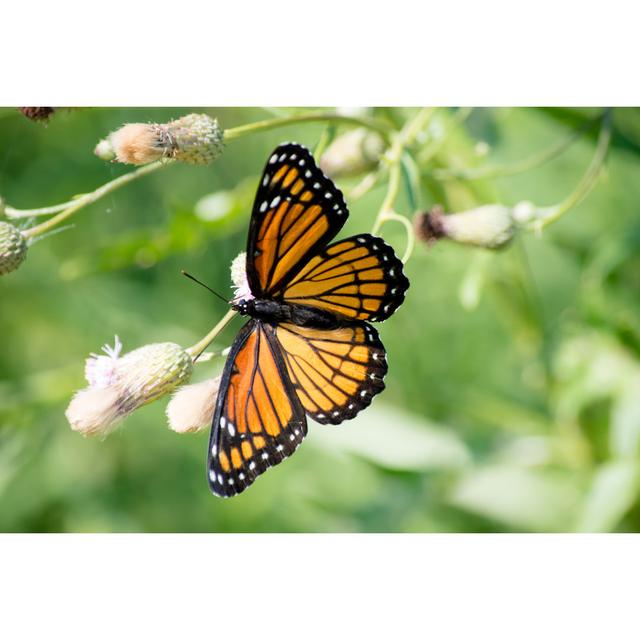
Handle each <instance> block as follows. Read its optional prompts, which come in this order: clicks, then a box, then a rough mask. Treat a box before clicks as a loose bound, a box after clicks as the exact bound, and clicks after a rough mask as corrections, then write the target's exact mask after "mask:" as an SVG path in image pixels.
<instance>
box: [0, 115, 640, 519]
mask: <svg viewBox="0 0 640 640" xmlns="http://www.w3.org/2000/svg"><path fill="white" fill-rule="evenodd" d="M193 111H196V112H205V113H208V114H210V115H212V116H215V117H217V118H218V119H219V120H220V123H221V124H222V126H223V127H224V128H229V127H234V126H239V125H243V124H248V123H251V122H254V121H256V120H262V119H266V118H269V117H274V116H283V115H288V114H292V113H298V112H300V111H301V110H294V109H282V110H278V111H277V112H276V111H274V110H269V111H267V110H263V109H248V108H237V109H228V108H225V109H216V108H208V109H201V108H198V109H188V108H176V109H146V108H145V109H130V108H127V109H116V108H97V109H77V110H69V111H61V112H57V113H56V114H55V115H54V117H52V118H51V120H50V121H49V123H48V124H47V125H46V126H45V125H43V124H42V123H38V122H32V121H30V120H28V119H26V118H25V117H23V116H22V115H21V114H20V113H18V112H17V111H16V110H15V109H0V196H2V197H3V198H4V199H5V201H6V202H7V203H8V204H10V205H11V206H13V207H16V208H21V209H26V208H31V207H42V206H46V205H50V204H55V203H58V202H64V201H66V200H68V199H69V198H70V197H72V196H73V195H74V194H79V193H85V192H88V191H91V190H93V189H95V188H96V187H98V186H99V185H100V184H103V183H104V182H107V181H108V180H111V179H113V178H115V177H117V176H118V175H122V174H124V173H127V172H128V171H131V168H130V167H126V166H124V165H117V164H111V163H108V162H104V161H102V160H100V159H98V158H97V157H96V156H95V155H94V154H93V148H94V146H95V145H96V143H97V142H98V140H99V139H100V138H102V137H104V136H105V135H106V134H107V133H109V132H110V131H112V130H114V129H116V128H118V127H119V126H121V125H122V124H124V123H126V122H150V121H151V122H166V121H168V120H171V119H173V118H177V117H180V116H182V115H185V114H187V113H190V112H193ZM601 111H602V110H601V109H557V108H554V109H543V108H538V109H523V108H517V109H516V108H514V109H505V108H500V109H485V108H479V109H473V110H471V111H470V112H468V113H465V114H464V116H466V117H464V118H463V117H461V114H460V112H459V111H458V110H456V109H438V110H437V111H436V113H435V114H434V116H433V118H432V120H431V122H430V124H429V129H428V131H427V134H426V136H425V137H424V140H423V143H424V147H425V150H424V153H423V152H422V151H421V150H420V148H418V149H417V151H416V154H415V157H416V159H417V163H416V165H415V167H414V169H415V170H416V171H418V172H419V175H420V176H421V177H419V178H418V180H419V183H420V190H419V192H418V193H414V194H413V195H411V194H409V196H407V194H405V193H404V192H403V193H402V194H401V197H400V199H399V201H398V206H397V209H398V211H399V212H400V213H403V214H407V215H410V214H411V211H412V208H413V207H414V206H417V207H419V208H421V209H425V210H426V209H429V208H430V207H432V206H433V205H435V204H441V205H443V207H444V209H445V210H446V211H447V212H456V211H462V210H465V209H469V208H472V207H474V206H478V205H481V204H486V203H493V202H499V203H503V204H506V205H514V204H515V203H517V202H520V201H523V200H530V201H533V202H534V203H536V204H537V205H552V204H555V203H557V202H559V201H561V200H562V199H563V198H565V197H566V196H567V195H568V194H569V193H570V192H571V191H572V190H573V189H574V188H575V186H576V184H577V183H578V182H579V180H580V178H581V176H582V175H583V173H584V172H585V170H586V168H587V166H588V165H589V163H590V161H591V158H592V156H593V154H594V150H595V146H596V139H597V135H598V127H597V126H596V127H592V128H590V129H582V130H581V129H580V128H581V127H584V125H585V123H588V122H590V121H592V120H593V119H594V118H597V117H598V116H599V114H600V113H601ZM366 113H367V114H368V115H373V116H376V117H380V118H382V119H385V120H387V121H388V122H390V123H392V124H394V125H395V126H401V125H402V123H403V122H405V121H406V120H407V118H408V117H410V116H411V115H412V114H413V113H415V110H413V109H388V108H385V109H370V110H367V111H366ZM348 130H349V127H340V128H339V129H338V132H337V133H338V134H340V133H343V132H345V131H348ZM580 131H581V133H580V134H579V135H578V136H577V137H576V140H575V141H574V142H573V144H571V145H570V146H567V148H566V149H563V150H562V153H557V154H551V155H553V156H554V157H550V158H548V159H547V161H545V162H532V163H531V165H532V166H531V167H530V168H529V169H528V170H526V171H517V172H516V170H517V169H522V168H523V167H521V166H519V163H521V161H522V160H524V159H527V158H531V157H536V154H540V153H542V152H544V151H545V150H546V149H550V148H553V147H554V145H557V144H559V143H560V142H561V141H562V140H563V139H566V138H567V137H568V136H571V135H573V134H574V133H576V132H580ZM324 134H326V127H325V125H323V124H321V123H307V124H298V125H292V126H287V127H283V128H281V129H276V130H272V131H268V132H262V133H256V134H254V135H251V136H247V137H243V138H240V139H238V140H235V141H233V142H230V143H229V145H228V147H227V149H226V150H225V152H224V154H223V155H222V157H220V158H219V159H218V160H217V161H216V162H214V163H213V164H212V165H210V166H208V167H202V168H200V167H193V166H187V165H180V164H174V165H172V166H169V167H166V168H163V169H161V170H160V171H158V172H155V173H153V174H151V175H148V176H146V177H143V178H141V179H139V180H137V181H135V182H133V183H132V184H130V185H127V186H125V187H123V188H122V189H120V190H119V191H117V192H115V193H113V194H112V195H109V196H108V197H106V198H105V199H103V200H100V201H99V202H97V203H95V204H93V205H91V206H89V207H87V208H86V209H84V210H82V211H81V212H80V213H78V215H77V216H75V217H74V218H73V219H72V220H71V226H70V227H69V228H65V229H64V230H62V231H61V232H59V233H56V234H53V235H50V236H48V237H45V238H43V239H42V240H40V241H38V242H37V243H35V244H34V245H33V246H32V247H31V248H30V249H29V254H28V258H27V260H26V262H25V263H24V264H23V265H22V266H21V267H20V268H19V269H18V270H17V271H15V272H13V273H11V274H9V275H6V276H2V277H1V278H0V336H1V342H0V530H2V531H7V532H11V531H16V532H17V531H23V532H44V531H56V532H57V531H71V532H118V531H140V532H162V531H167V532H174V531H175V532H189V531H211V532H220V531H229V532H261V531H265V532H266V531H286V532H358V531H361V532H367V531H371V532H374V531H384V532H386V531H390V532H432V531H433V532H438V531H440V532H484V531H497V532H502V531H516V532H517V531H532V532H544V531H550V532H552V531H639V530H640V500H639V498H640V448H639V447H640V360H639V357H638V356H639V353H640V313H639V312H640V298H639V296H638V285H639V284H640V252H639V250H638V249H639V248H640V216H639V211H638V208H639V206H640V188H639V187H638V175H639V170H640V111H639V110H637V109H616V110H615V111H614V127H613V138H612V141H611V147H610V151H609V156H608V160H607V165H606V170H605V171H604V173H603V176H602V177H601V178H600V180H599V182H598V184H597V186H596V187H595V189H594V190H593V191H592V192H591V193H590V195H589V196H588V197H587V198H586V199H585V200H584V201H583V202H582V203H580V204H579V205H578V206H577V207H575V208H574V209H572V210H571V211H570V212H568V213H567V214H566V215H565V216H563V217H562V218H561V219H560V220H559V221H558V222H557V223H555V224H553V225H551V226H549V227H548V228H547V229H545V230H544V232H543V233H541V234H532V233H521V234H518V236H517V237H516V238H515V239H514V241H513V242H512V243H511V244H510V245H509V246H508V247H506V248H504V249H502V250H500V251H495V252H491V251H488V250H486V249H478V248H472V247H467V246H461V245H457V244H454V243H452V242H447V241H446V240H441V241H439V242H436V243H434V244H433V245H432V246H430V247H427V246H426V245H424V244H419V245H418V246H416V250H415V251H414V253H413V255H412V257H411V259H410V261H409V262H408V264H407V268H406V271H407V274H408V276H409V278H410V281H411V288H410V290H409V292H408V296H407V299H406V301H405V303H404V305H403V306H402V307H401V308H400V309H399V311H398V312H397V313H396V314H395V315H394V316H393V317H392V318H391V319H389V320H388V321H387V322H385V323H384V324H383V325H380V326H379V330H380V334H381V338H382V340H383V342H384V344H385V346H386V348H387V350H388V360H389V366H390V370H389V374H388V376H387V378H386V384H387V389H386V391H385V392H384V393H383V394H382V395H381V396H380V397H379V398H378V399H377V400H376V401H375V402H374V404H373V405H372V406H371V407H370V408H369V409H368V410H366V411H364V412H363V413H362V414H360V416H358V418H356V419H355V420H354V421H351V422H345V423H343V424H342V425H340V426H335V427H333V426H322V425H318V424H314V423H311V424H310V434H309V436H308V438H307V440H306V441H305V443H304V444H303V445H302V446H301V448H300V449H299V450H298V451H297V452H296V453H295V455H293V456H292V457H291V458H290V459H288V460H287V461H285V462H284V463H282V464H281V465H278V466H277V467H275V468H273V469H271V470H269V471H268V472H267V473H266V474H264V475H263V476H262V477H261V478H260V479H259V480H258V481H256V483H255V484H254V485H253V486H252V487H251V488H250V489H249V490H248V491H246V492H245V493H243V494H242V495H241V496H239V497H236V498H234V499H232V500H226V501H225V500H222V499H219V498H215V497H213V496H212V495H211V494H210V493H209V490H208V487H207V482H206V477H205V460H206V448H207V439H208V433H207V432H206V431H205V432H202V433H199V434H194V435H178V434H176V433H174V432H172V431H170V430H169V429H168V427H167V423H166V418H165V415H164V410H165V407H166V403H167V399H166V398H165V399H162V400H159V401H158V402H155V403H153V404H151V405H149V406H146V407H143V408H141V409H140V410H138V411H136V412H135V413H134V414H133V415H131V416H130V417H129V418H127V420H126V421H125V422H124V423H123V425H122V426H121V427H120V428H119V429H118V430H117V431H116V432H115V433H113V434H112V435H110V436H109V437H108V438H106V439H104V440H100V439H91V438H84V437H82V436H81V435H79V434H77V433H74V432H72V431H71V429H70V428H69V425H68V423H67V421H66V419H65V415H64V412H65V408H66V406H67V404H68V402H69V400H70V398H71V396H72V394H73V393H74V391H75V390H77V389H79V388H81V387H84V386H85V381H84V375H83V373H84V361H85V358H87V357H88V355H89V354H90V353H91V352H99V351H100V347H101V346H102V345H103V344H104V343H107V342H108V343H111V344H113V336H114V335H115V334H117V335H118V336H119V337H120V339H121V340H122V342H123V344H124V350H125V351H129V350H132V349H134V348H136V347H139V346H142V345H144V344H147V343H150V342H163V341H174V342H177V343H179V344H181V345H183V346H185V347H187V346H190V345H192V344H194V343H195V342H197V341H198V340H199V339H200V338H201V337H202V336H204V335H205V334H206V333H207V332H208V331H209V330H210V329H211V327H212V326H213V325H214V324H215V323H216V322H217V321H218V320H219V319H220V318H221V317H222V315H223V314H224V313H225V311H226V309H225V307H224V304H223V303H222V302H220V301H219V300H217V299H216V298H214V297H213V296H211V295H210V294H208V293H207V292H206V291H205V290H203V289H202V288H200V287H198V286H195V285H194V284H193V283H191V282H190V281H188V280H187V279H185V278H183V277H182V276H181V275H180V270H181V269H185V270H187V271H189V272H191V273H193V274H194V275H196V276H197V277H199V278H201V279H202V280H204V281H205V282H206V283H208V284H209V285H210V286H211V287H213V288H214V289H217V290H218V291H221V292H230V289H229V287H230V278H229V264H230V262H231V260H232V259H233V258H234V257H235V256H236V255H237V254H238V253H239V252H240V251H242V250H244V247H245V243H246V234H247V229H248V222H249V213H250V208H251V203H252V198H253V195H254V192H255V188H256V185H257V180H258V177H259V175H260V172H261V170H262V168H263V166H264V163H265V161H266V159H267V158H268V155H269V153H270V151H271V150H272V149H273V147H274V146H276V145H277V144H279V143H280V142H283V141H286V140H296V141H299V142H301V143H303V144H305V145H307V146H309V147H310V148H312V149H313V148H314V146H315V145H316V144H317V143H318V140H319V139H320V138H321V136H323V135H324ZM487 165H491V166H493V165H496V166H499V167H500V168H499V170H497V171H495V172H493V174H490V175H489V176H488V177H485V178H482V179H470V178H469V176H467V177H465V176H464V175H462V176H461V177H455V171H453V172H452V171H451V170H457V169H466V168H473V167H484V166H487ZM509 174H511V175H509ZM361 178H362V175H360V176H355V177H340V178H337V180H336V181H337V183H338V185H339V186H340V187H341V188H342V189H343V190H344V191H345V193H346V194H347V201H348V203H349V205H350V210H351V216H350V218H349V221H348V223H347V225H346V228H345V229H344V231H343V235H348V234H351V233H357V232H364V231H370V230H371V227H372V225H373V221H374V218H375V216H376V213H377V211H378V209H379V207H380V204H381V202H382V199H383V197H384V194H385V192H386V183H385V182H382V183H381V184H379V185H378V186H376V187H374V188H373V189H371V190H370V191H369V192H368V193H366V194H365V195H364V196H362V197H360V198H358V199H356V200H355V201H353V202H352V201H351V200H350V199H349V193H350V191H351V190H352V189H353V188H354V187H355V186H356V185H357V184H358V183H359V181H360V179H361ZM412 198H413V199H416V198H417V200H418V201H417V202H409V200H411V199H412ZM382 235H383V236H384V237H385V239H386V240H387V241H388V242H389V243H391V244H392V245H393V246H394V247H395V248H396V251H397V253H399V254H400V255H401V254H402V252H403V251H404V248H405V245H406V234H405V232H404V230H403V228H402V226H400V225H396V224H394V223H389V224H387V225H385V226H384V227H383V230H382ZM240 326H241V320H240V319H235V320H234V321H233V323H232V324H231V326H230V327H229V328H227V329H226V331H225V332H224V333H223V334H222V335H221V336H219V338H218V339H217V341H216V344H215V345H214V347H215V348H224V347H225V346H228V345H229V344H230V343H231V341H232V339H233V337H234V335H235V332H236V331H237V330H238V328H239V327H240ZM222 365H223V361H222V359H216V360H213V361H210V362H207V363H202V364H199V365H197V367H196V372H195V376H194V378H193V380H194V381H197V380H200V379H205V378H208V377H211V376H212V375H213V374H214V373H215V372H216V371H219V370H220V369H221V368H222Z"/></svg>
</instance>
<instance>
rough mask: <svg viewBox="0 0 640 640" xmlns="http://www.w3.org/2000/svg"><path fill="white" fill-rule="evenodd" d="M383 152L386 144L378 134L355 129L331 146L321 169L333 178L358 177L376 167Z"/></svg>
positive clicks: (322, 159) (340, 137)
mask: <svg viewBox="0 0 640 640" xmlns="http://www.w3.org/2000/svg"><path fill="white" fill-rule="evenodd" d="M383 151H384V142H383V140H382V138H381V137H380V136H379V135H378V134H377V133H374V132H372V131H367V130H366V129H354V130H353V131H349V132H348V133H345V134H343V135H341V136H338V137H337V138H336V139H335V140H334V141H333V142H332V143H331V144H330V145H329V147H328V148H327V150H326V151H325V152H324V153H323V154H322V158H321V159H320V168H321V169H322V170H323V171H324V172H325V173H326V174H327V175H328V176H329V177H331V178H342V177H347V176H356V175H358V174H360V173H363V172H364V171H367V170H369V169H372V168H373V167H375V166H376V164H377V162H378V161H379V159H380V156H381V155H382V152H383Z"/></svg>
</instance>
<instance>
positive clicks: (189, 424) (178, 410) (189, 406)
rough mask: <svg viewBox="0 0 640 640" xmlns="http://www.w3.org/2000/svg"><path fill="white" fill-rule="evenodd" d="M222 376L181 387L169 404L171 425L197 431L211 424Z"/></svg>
mask: <svg viewBox="0 0 640 640" xmlns="http://www.w3.org/2000/svg"><path fill="white" fill-rule="evenodd" d="M221 377H222V376H217V377H216V378H211V379H210V380H205V381H204V382H197V383H195V384H188V385H185V386H183V387H180V388H179V389H178V390H177V391H176V392H175V393H174V395H173V397H172V398H171V400H170V402H169V404H168V405H167V419H168V420H169V427H171V429H173V430H174V431H175V432H177V433H195V432H197V431H202V429H206V428H207V427H210V426H211V421H212V419H213V412H214V410H215V407H216V401H217V399H218V389H219V388H220V379H221Z"/></svg>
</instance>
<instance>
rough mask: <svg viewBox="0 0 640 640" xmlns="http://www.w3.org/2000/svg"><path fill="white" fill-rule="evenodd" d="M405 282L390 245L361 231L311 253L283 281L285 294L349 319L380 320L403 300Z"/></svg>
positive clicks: (293, 300) (291, 300) (290, 299)
mask: <svg viewBox="0 0 640 640" xmlns="http://www.w3.org/2000/svg"><path fill="white" fill-rule="evenodd" d="M408 288H409V280H407V278H406V276H405V275H404V272H403V270H402V262H401V261H400V260H399V259H398V257H397V256H396V254H395V253H394V251H393V249H392V248H391V247H390V246H389V245H388V244H387V243H386V242H385V241H384V240H382V238H377V237H375V236H372V235H370V234H368V233H363V234H360V235H357V236H352V237H351V238H346V239H345V240H340V241H339V242H336V243H334V244H332V245H330V246H329V247H327V248H326V249H325V250H324V251H322V252H321V253H319V254H317V255H316V256H314V257H313V258H311V260H309V262H308V263H307V264H306V265H305V266H304V267H303V268H302V269H301V270H300V271H299V272H298V273H297V274H296V275H295V276H294V278H293V279H292V280H291V281H290V282H289V283H288V284H287V286H286V288H285V289H284V292H283V299H284V301H285V302H288V303H290V304H305V305H309V306H312V307H318V308H320V309H324V310H326V311H331V312H332V313H334V314H338V315H340V316H344V317H346V318H348V319H349V320H371V321H373V322H380V321H382V320H386V319H387V318H388V317H389V316H391V315H392V314H393V313H394V312H395V310H396V309H397V308H398V307H399V306H400V305H401V304H402V302H403V300H404V294H405V293H406V291H407V289H408Z"/></svg>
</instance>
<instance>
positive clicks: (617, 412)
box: [610, 378, 640, 458]
mask: <svg viewBox="0 0 640 640" xmlns="http://www.w3.org/2000/svg"><path fill="white" fill-rule="evenodd" d="M639 398H640V378H633V379H631V380H629V382H628V383H627V385H626V386H625V389H624V391H622V392H621V393H620V395H619V396H618V398H617V400H616V402H615V404H614V406H613V410H612V415H611V431H610V447H611V453H612V454H613V455H614V456H618V457H620V458H624V457H629V456H636V455H637V454H638V452H639V450H640V400H639Z"/></svg>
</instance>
